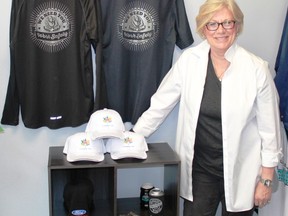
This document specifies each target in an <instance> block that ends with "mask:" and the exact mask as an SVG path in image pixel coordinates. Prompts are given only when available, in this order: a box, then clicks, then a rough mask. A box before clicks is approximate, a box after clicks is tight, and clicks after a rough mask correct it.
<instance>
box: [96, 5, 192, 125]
mask: <svg viewBox="0 0 288 216" xmlns="http://www.w3.org/2000/svg"><path fill="white" fill-rule="evenodd" d="M101 12H102V25H103V73H104V76H105V85H106V89H107V103H108V104H107V108H110V109H114V110H116V111H118V112H119V113H120V115H121V117H122V119H123V121H124V122H132V123H133V124H134V123H135V122H136V121H137V119H138V118H139V116H140V115H141V114H142V113H143V112H144V111H145V110H146V109H147V108H148V107H149V106H150V98H151V96H152V94H154V93H155V91H156V90H157V88H158V86H159V84H160V82H161V81H162V79H163V77H164V76H165V74H166V73H167V72H168V71H169V69H170V67H171V64H172V58H173V52H174V48H175V44H176V45H177V46H178V47H180V48H181V49H183V48H185V47H187V46H189V45H191V44H192V43H193V37H192V34H191V30H190V27H189V23H188V20H187V16H186V11H185V7H184V2H183V0H117V1H115V0H101Z"/></svg>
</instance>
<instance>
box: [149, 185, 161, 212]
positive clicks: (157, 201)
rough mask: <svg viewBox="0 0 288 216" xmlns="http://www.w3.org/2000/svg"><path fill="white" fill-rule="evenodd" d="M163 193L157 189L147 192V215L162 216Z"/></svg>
mask: <svg viewBox="0 0 288 216" xmlns="http://www.w3.org/2000/svg"><path fill="white" fill-rule="evenodd" d="M163 209H164V192H163V191H162V190H160V189H159V188H154V189H152V190H151V191H150V192H149V213H150V215H158V216H160V215H163V213H164V212H163Z"/></svg>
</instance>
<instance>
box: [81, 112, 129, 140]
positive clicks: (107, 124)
mask: <svg viewBox="0 0 288 216" xmlns="http://www.w3.org/2000/svg"><path fill="white" fill-rule="evenodd" d="M85 131H86V132H90V133H92V139H96V138H110V137H117V138H123V131H125V126H124V123H123V121H122V118H121V116H120V114H119V113H118V112H116V111H115V110H112V109H107V108H105V109H102V110H98V111H96V112H94V113H93V114H92V115H91V116H90V119H89V122H88V124H87V127H86V130H85Z"/></svg>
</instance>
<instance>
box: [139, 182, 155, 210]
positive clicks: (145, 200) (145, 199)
mask: <svg viewBox="0 0 288 216" xmlns="http://www.w3.org/2000/svg"><path fill="white" fill-rule="evenodd" d="M153 188H154V186H153V185H152V184H151V183H144V184H143V185H142V186H141V188H140V203H141V207H142V208H147V209H148V206H149V192H150V191H151V190H152V189H153Z"/></svg>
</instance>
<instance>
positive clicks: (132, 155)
mask: <svg viewBox="0 0 288 216" xmlns="http://www.w3.org/2000/svg"><path fill="white" fill-rule="evenodd" d="M110 155H111V158H112V159H113V160H118V159H124V158H136V159H146V158H147V154H146V152H126V153H117V152H111V153H110Z"/></svg>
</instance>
